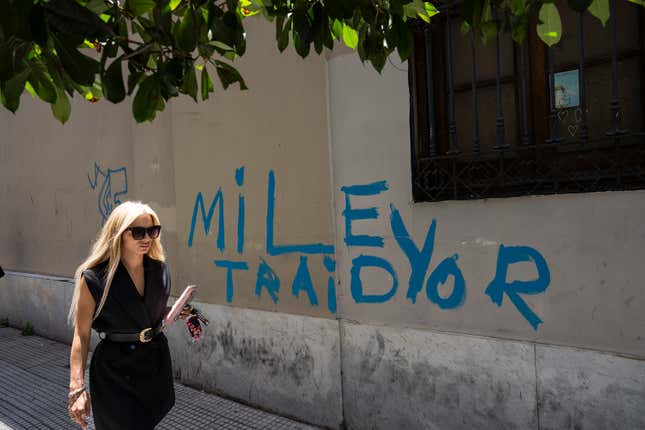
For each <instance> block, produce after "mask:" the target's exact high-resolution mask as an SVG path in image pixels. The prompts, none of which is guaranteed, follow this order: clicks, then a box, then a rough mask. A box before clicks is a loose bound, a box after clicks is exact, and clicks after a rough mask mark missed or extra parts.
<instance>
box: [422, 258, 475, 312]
mask: <svg viewBox="0 0 645 430" xmlns="http://www.w3.org/2000/svg"><path fill="white" fill-rule="evenodd" d="M458 259H459V256H458V255H457V254H455V255H453V256H452V257H448V258H446V259H444V260H443V261H442V262H441V263H439V265H438V266H437V268H436V269H435V270H434V271H433V272H432V273H431V274H430V277H429V278H428V282H427V283H426V294H427V296H428V300H430V301H431V302H432V303H435V304H437V306H439V307H440V308H441V309H455V308H458V307H459V306H461V305H462V304H463V303H464V300H465V299H466V280H465V279H464V275H463V274H462V273H461V269H459V266H457V260H458ZM448 276H452V277H453V278H454V286H453V287H452V293H450V296H448V297H446V298H443V297H441V296H440V295H439V284H445V283H446V281H447V280H448Z"/></svg>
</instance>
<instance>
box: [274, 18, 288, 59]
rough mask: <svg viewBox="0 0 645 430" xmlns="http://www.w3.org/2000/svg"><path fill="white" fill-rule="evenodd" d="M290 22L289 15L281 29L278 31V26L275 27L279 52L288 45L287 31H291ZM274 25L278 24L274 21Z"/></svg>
mask: <svg viewBox="0 0 645 430" xmlns="http://www.w3.org/2000/svg"><path fill="white" fill-rule="evenodd" d="M276 22H277V21H276ZM291 23H292V18H291V17H289V19H287V22H286V24H285V25H284V27H283V28H282V29H281V30H279V31H278V30H277V28H278V27H276V31H278V34H277V40H278V50H280V52H282V51H284V50H285V49H286V48H287V46H288V45H289V32H290V31H291ZM276 25H279V24H277V23H276Z"/></svg>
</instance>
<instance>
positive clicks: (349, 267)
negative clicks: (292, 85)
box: [328, 55, 645, 358]
mask: <svg viewBox="0 0 645 430" xmlns="http://www.w3.org/2000/svg"><path fill="white" fill-rule="evenodd" d="M328 67H329V98H330V123H331V127H330V128H331V135H332V153H333V175H334V190H335V213H336V217H335V219H336V245H337V252H336V258H337V263H338V268H337V273H338V279H339V282H340V291H339V295H340V298H339V302H340V305H339V308H340V311H339V313H340V315H341V317H342V318H347V319H351V320H353V321H359V322H365V323H376V324H383V325H387V326H397V327H415V328H425V329H435V330H446V331H453V332H461V333H469V334H479V335H485V336H493V337H501V338H512V339H518V340H534V341H539V342H544V343H552V344H560V345H569V346H579V347H585V348H592V349H597V350H601V351H614V352H618V353H622V354H629V355H633V356H637V357H640V358H645V336H643V333H642V328H643V327H645V313H643V312H641V309H642V308H643V306H645V296H644V295H643V294H642V288H641V285H642V279H644V278H645V267H643V265H642V264H640V263H639V262H640V261H641V260H642V259H643V243H644V239H645V225H644V224H643V222H642V219H643V214H645V192H643V191H630V192H608V193H586V194H569V195H556V196H541V197H540V196H536V197H523V198H508V199H490V200H478V201H454V202H440V203H413V202H412V196H411V171H410V138H409V123H408V112H409V108H408V97H407V73H406V72H405V71H401V70H399V69H404V68H405V67H406V66H405V65H403V66H401V65H399V66H397V67H398V69H397V68H395V67H393V66H391V65H388V66H386V70H385V71H384V72H383V75H382V76H379V75H377V74H375V73H372V72H371V71H370V70H366V69H365V68H363V67H361V66H360V63H359V62H358V60H357V59H356V58H354V56H349V55H348V56H338V57H335V58H333V59H331V60H330V61H329V66H328ZM379 182H382V183H381V184H380V185H382V186H381V187H380V188H379V187H378V186H374V184H377V183H379ZM366 184H372V185H371V187H370V190H368V192H366V193H365V194H368V195H358V194H357V193H356V192H354V191H351V189H350V188H348V187H352V186H356V185H366ZM343 187H345V188H343ZM347 199H349V209H350V210H356V209H365V208H372V207H373V208H376V210H377V215H378V218H376V219H362V218H361V217H356V216H354V218H353V219H352V216H347V215H346V214H347V212H346V211H347V209H348V203H347ZM393 218H397V219H400V222H397V221H396V220H393ZM433 223H435V226H434V238H433V237H432V232H433V228H432V225H433ZM348 225H349V229H348ZM397 226H398V230H397V229H396V227H397ZM401 227H404V229H403V230H401ZM355 235H368V236H372V237H380V238H382V240H383V243H382V245H380V244H378V243H377V244H375V245H373V246H370V244H369V243H368V244H367V245H363V244H362V242H360V241H357V240H356V239H355V238H353V237H351V236H355ZM402 239H403V240H402ZM406 241H407V242H409V243H408V244H407V245H406V244H405V243H403V242H406ZM410 241H412V242H410ZM357 242H359V245H355V243H357ZM399 243H402V245H403V246H402V245H400V244H399ZM412 243H413V245H412ZM424 244H427V246H428V247H429V248H426V250H428V249H431V251H430V252H425V253H424V252H421V250H422V248H423V247H424ZM432 245H434V246H433V247H432ZM406 246H410V247H414V249H413V250H412V251H410V250H408V251H405V250H404V249H405V247H406ZM502 246H504V247H505V248H504V249H502ZM510 253H514V254H515V256H518V257H521V258H519V261H520V262H519V263H514V264H509V265H508V266H507V267H508V274H507V276H506V277H504V278H503V279H502V278H496V274H497V273H498V270H499V269H503V268H504V267H505V265H504V264H503V261H504V257H506V256H508V255H510ZM417 254H423V255H421V256H419V255H417ZM360 255H368V256H373V257H378V258H379V259H382V260H379V261H378V262H374V263H370V264H368V265H367V266H365V268H361V265H360V259H359V256H360ZM407 255H410V256H412V257H414V258H413V259H412V262H411V261H410V258H409V257H408V256H407ZM451 261H452V262H451ZM384 262H385V263H384ZM386 263H387V264H386ZM448 263H450V264H452V265H453V266H452V270H451V271H449V272H446V271H444V270H442V268H445V267H446V265H447V264H448ZM386 265H387V266H388V267H391V269H388V270H390V271H391V272H392V273H389V272H388V270H386V269H385V266H386ZM455 267H456V268H455ZM433 273H434V275H432V274H433ZM446 273H448V274H449V276H448V278H447V282H446V283H445V284H442V283H441V282H435V281H437V275H438V274H442V275H446ZM500 273H502V272H500ZM392 274H393V275H394V276H395V277H396V279H397V281H398V287H397V288H396V290H395V288H394V287H393V284H394V282H393V280H392V277H393V276H392ZM411 274H414V276H413V277H412V279H411ZM455 274H456V275H457V276H463V290H459V289H458V288H455V284H456V283H455V277H454V276H453V275H455ZM359 278H360V279H361V280H362V282H358V279H359ZM443 278H444V279H442V280H446V279H445V276H443ZM493 281H495V282H493ZM513 281H524V282H528V283H529V284H527V285H531V287H527V290H533V293H534V294H523V293H520V294H518V295H517V296H516V297H515V298H516V300H515V303H514V302H513V301H511V300H509V295H508V293H503V294H502V295H501V296H500V298H501V305H500V306H498V305H497V303H495V302H494V301H493V300H492V298H493V296H494V294H492V293H491V290H492V289H497V287H499V288H500V289H501V290H503V291H512V290H513V289H512V287H509V285H510V283H511V282H513ZM352 282H354V288H352ZM411 289H412V290H413V291H417V290H418V294H411V293H410V290H411ZM487 289H489V290H488V291H489V293H488V294H487V293H486V291H487ZM498 291H499V290H498ZM433 293H435V296H433V295H432V294H433ZM388 294H389V295H388ZM511 294H513V293H511ZM513 295H514V294H513ZM437 296H438V297H437ZM357 298H359V300H357ZM449 299H454V300H449ZM522 305H525V306H526V307H525V308H524V307H523V306H522ZM540 321H541V322H540Z"/></svg>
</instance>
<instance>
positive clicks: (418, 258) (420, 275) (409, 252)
mask: <svg viewBox="0 0 645 430" xmlns="http://www.w3.org/2000/svg"><path fill="white" fill-rule="evenodd" d="M390 209H391V213H390V225H391V227H392V233H393V234H394V239H396V243H398V244H399V247H400V248H401V250H402V251H403V253H404V254H405V256H406V257H407V258H408V261H409V262H410V280H409V282H408V285H409V286H408V293H407V298H408V299H410V300H411V301H412V303H416V302H417V295H418V294H419V291H421V289H422V288H423V280H424V279H425V276H426V272H427V271H428V266H429V265H430V259H431V258H432V250H433V249H434V237H435V232H436V230H437V221H436V220H434V219H433V220H432V223H431V224H430V227H429V228H428V232H427V233H426V240H425V242H424V244H423V248H422V249H421V251H419V248H417V246H416V245H415V243H414V241H413V240H412V238H411V237H410V234H409V233H408V229H407V228H405V224H404V223H403V218H401V214H400V213H399V211H398V209H396V207H394V205H393V204H392V205H390Z"/></svg>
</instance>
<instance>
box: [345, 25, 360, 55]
mask: <svg viewBox="0 0 645 430" xmlns="http://www.w3.org/2000/svg"><path fill="white" fill-rule="evenodd" d="M343 42H345V45H347V46H349V47H350V48H352V49H356V46H357V45H358V33H356V30H354V29H353V28H352V27H350V26H349V25H347V24H343Z"/></svg>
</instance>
